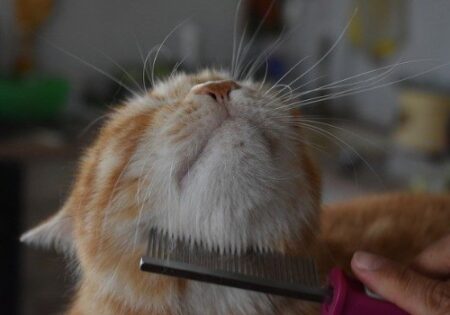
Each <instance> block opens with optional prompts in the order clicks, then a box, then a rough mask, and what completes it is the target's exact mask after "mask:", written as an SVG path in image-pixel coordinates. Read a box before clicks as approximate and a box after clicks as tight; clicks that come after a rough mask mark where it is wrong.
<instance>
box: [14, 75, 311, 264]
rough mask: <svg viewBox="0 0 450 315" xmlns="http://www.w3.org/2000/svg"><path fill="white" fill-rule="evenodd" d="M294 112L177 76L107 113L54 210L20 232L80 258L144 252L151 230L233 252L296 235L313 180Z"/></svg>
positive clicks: (259, 96) (267, 97) (260, 89)
mask: <svg viewBox="0 0 450 315" xmlns="http://www.w3.org/2000/svg"><path fill="white" fill-rule="evenodd" d="M299 115H300V114H299V113H298V111H296V110H293V109H292V108H291V107H290V106H287V105H286V104H285V102H284V101H283V100H282V98H281V97H279V96H278V95H277V93H276V92H275V91H269V90H268V87H266V86H265V85H262V84H260V83H258V82H252V81H234V80H233V79H232V78H231V77H230V75H229V74H228V73H225V72H220V71H213V70H206V71H203V72H200V73H197V74H194V75H187V74H178V75H176V76H174V77H172V78H170V79H168V80H166V81H163V82H161V83H159V84H157V85H156V86H155V87H154V88H153V89H152V90H151V91H149V92H148V93H147V94H145V95H141V96H140V97H135V98H133V99H131V100H129V101H128V102H127V103H126V104H124V106H122V107H120V108H118V109H117V110H115V111H114V112H113V113H112V114H111V117H110V118H109V120H108V121H107V123H106V124H105V126H104V127H103V128H102V129H101V132H100V135H99V136H98V139H97V140H96V142H95V143H94V144H93V146H92V147H91V148H90V149H89V150H88V151H87V153H86V154H85V155H84V157H83V158H82V161H81V165H80V172H79V174H78V177H77V180H76V182H75V185H74V188H73V191H72V193H71V195H70V197H69V198H68V200H67V202H66V203H65V205H64V207H63V208H62V210H61V211H60V212H59V213H58V214H56V215H55V216H54V217H52V218H50V219H49V220H48V221H46V222H44V223H43V224H42V225H40V226H38V227H37V228H35V229H33V230H31V231H30V232H28V233H26V234H25V235H24V236H23V237H22V240H24V241H26V242H31V243H39V244H41V245H50V244H57V245H59V247H61V248H64V249H67V250H69V251H71V250H73V249H74V248H76V250H77V254H78V256H79V257H81V258H80V259H81V260H82V259H83V257H88V256H90V255H102V252H103V251H104V250H105V249H108V251H109V250H111V248H114V250H116V251H117V252H121V253H122V252H126V251H127V250H135V249H144V248H145V245H146V243H147V235H148V232H149V230H150V228H151V227H158V228H160V229H162V230H166V231H169V232H170V233H173V234H175V235H178V236H189V237H191V238H194V239H201V240H202V241H205V242H207V243H209V244H211V245H213V246H217V247H220V248H223V249H233V250H234V249H236V250H244V249H247V248H249V247H266V248H267V247H271V248H277V247H279V246H280V244H282V243H283V242H285V241H288V242H291V241H299V240H302V238H304V237H306V235H308V234H309V233H310V232H311V230H314V229H315V226H314V224H315V222H316V218H317V215H318V212H317V211H318V204H319V195H320V191H319V190H320V187H319V185H320V184H319V178H318V175H317V173H316V170H315V166H314V164H313V163H312V161H311V159H310V157H309V154H308V152H307V144H306V141H305V138H304V135H303V134H302V130H301V129H300V128H299V127H298V126H297V124H296V123H295V122H296V121H297V119H298V118H299Z"/></svg>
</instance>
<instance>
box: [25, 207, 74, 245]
mask: <svg viewBox="0 0 450 315" xmlns="http://www.w3.org/2000/svg"><path fill="white" fill-rule="evenodd" d="M20 241H21V242H24V243H26V244H31V245H37V246H42V247H45V248H49V247H54V248H56V249H57V250H61V251H63V252H65V253H71V252H72V251H73V247H74V246H73V217H72V215H71V214H70V213H69V211H68V210H67V207H63V208H62V209H61V210H60V211H59V212H58V213H56V214H55V215H54V216H52V217H50V218H49V219H47V220H46V221H44V222H43V223H41V224H39V225H38V226H37V227H35V228H33V229H31V230H29V231H28V232H26V233H25V234H23V235H22V236H21V237H20Z"/></svg>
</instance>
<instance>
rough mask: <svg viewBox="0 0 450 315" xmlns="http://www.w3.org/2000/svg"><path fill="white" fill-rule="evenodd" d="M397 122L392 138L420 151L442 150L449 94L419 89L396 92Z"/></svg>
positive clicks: (446, 124) (447, 123)
mask: <svg viewBox="0 0 450 315" xmlns="http://www.w3.org/2000/svg"><path fill="white" fill-rule="evenodd" d="M400 111H401V114H400V115H401V116H400V117H401V119H400V124H399V126H398V128H397V131H396V133H395V136H394V138H395V140H396V142H397V143H399V144H400V145H401V146H402V147H405V148H409V149H413V150H415V151H419V152H421V153H426V154H435V153H441V152H444V151H445V150H446V148H447V146H448V138H447V131H448V129H449V123H450V119H449V118H450V96H449V95H443V94H438V93H433V92H428V91H422V90H419V89H412V88H411V89H406V90H404V91H403V92H401V94H400Z"/></svg>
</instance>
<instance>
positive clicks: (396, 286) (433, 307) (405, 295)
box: [352, 252, 450, 315]
mask: <svg viewBox="0 0 450 315" xmlns="http://www.w3.org/2000/svg"><path fill="white" fill-rule="evenodd" d="M352 269H353V271H354V273H355V274H356V275H357V277H358V278H359V279H360V280H361V281H362V282H363V283H364V284H365V285H366V286H368V287H369V288H370V289H371V290H373V291H374V292H376V293H377V294H379V295H380V296H382V297H383V298H385V299H386V300H388V301H390V302H392V303H394V304H396V305H397V306H398V307H400V308H402V309H404V310H405V311H407V312H408V313H410V314H412V315H419V314H420V315H423V314H427V315H428V314H429V315H435V314H436V315H441V314H450V285H449V283H446V282H440V281H436V280H432V279H429V278H427V277H425V276H422V275H420V274H418V273H416V272H415V271H413V270H411V269H409V268H406V267H403V266H401V265H399V264H396V263H394V262H392V261H390V260H388V259H386V258H382V257H379V256H375V255H372V254H368V253H363V252H358V253H355V255H354V256H353V259H352Z"/></svg>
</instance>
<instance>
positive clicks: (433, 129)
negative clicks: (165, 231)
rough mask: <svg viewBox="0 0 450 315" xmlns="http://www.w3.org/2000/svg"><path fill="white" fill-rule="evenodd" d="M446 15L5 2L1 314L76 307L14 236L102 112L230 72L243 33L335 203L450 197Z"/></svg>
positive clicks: (61, 0) (331, 6)
mask: <svg viewBox="0 0 450 315" xmlns="http://www.w3.org/2000/svg"><path fill="white" fill-rule="evenodd" d="M356 8H357V10H355V9H356ZM448 12H450V2H449V1H446V0H434V1H423V0H338V1H327V0H284V1H281V0H275V1H273V2H272V1H271V0H267V1H266V0H242V2H241V5H240V6H238V1H237V0H227V1H223V0H208V1H205V0H187V1H175V0H165V1H153V0H134V1H123V0H96V1H89V0H78V1H68V0H0V204H1V209H2V211H1V212H0V234H1V237H0V250H1V256H0V257H1V259H0V305H1V306H2V309H1V311H0V313H2V314H11V315H15V314H27V315H28V314H30V315H31V314H55V313H57V312H58V311H60V310H61V309H63V308H64V305H65V304H66V303H68V297H70V294H71V292H70V287H71V284H72V282H73V279H72V276H71V273H70V271H69V270H68V268H67V267H65V264H64V259H63V258H61V257H60V256H58V255H56V254H55V253H54V252H52V251H50V252H44V251H39V250H36V249H31V248H26V247H24V246H22V245H20V244H19V243H18V238H19V235H20V234H21V233H22V232H23V231H25V230H26V229H28V228H30V227H32V226H34V225H35V224H37V223H38V222H39V221H41V220H43V219H45V218H47V217H48V216H49V215H50V214H52V213H54V212H55V211H56V210H57V209H58V207H59V206H60V205H61V204H62V202H63V201H64V198H65V197H66V195H67V192H68V189H69V188H70V184H71V181H72V179H73V177H74V172H75V166H76V161H77V159H78V157H79V155H80V154H81V152H82V151H83V149H84V147H85V146H86V145H87V144H88V143H90V141H91V140H92V138H93V136H95V134H96V132H97V131H98V129H99V127H100V126H101V124H102V120H103V118H104V115H105V113H106V112H107V111H108V110H109V109H111V108H113V107H114V106H115V105H116V104H120V103H121V102H122V101H123V100H124V99H126V97H128V96H129V95H130V94H131V93H134V91H139V89H141V88H142V87H144V84H145V86H146V87H151V84H152V83H151V82H152V80H151V73H152V72H153V73H154V76H155V77H167V76H170V75H171V73H172V72H173V71H176V69H178V70H183V71H195V70H196V69H198V68H201V67H203V66H206V65H208V66H217V67H226V68H228V67H230V65H231V64H232V61H233V57H232V56H233V38H235V42H236V43H237V44H239V43H240V42H241V38H242V45H241V47H242V48H241V49H240V50H239V51H240V54H239V55H240V58H239V60H241V62H240V70H241V71H242V74H243V75H245V74H246V73H248V72H249V71H250V70H251V71H253V70H254V72H255V77H256V78H259V79H263V78H265V79H266V82H267V83H268V84H270V83H272V84H273V83H279V84H289V83H292V89H293V90H294V91H292V92H291V93H292V96H293V101H301V104H302V105H301V106H300V107H301V109H302V111H303V117H304V121H303V124H304V127H305V128H306V129H307V130H308V133H309V136H310V146H311V148H312V150H313V152H314V154H315V155H316V157H317V160H318V161H320V162H321V164H322V170H323V176H324V202H326V203H329V202H335V201H339V200H345V199H349V198H352V197H356V196H360V195H364V194H370V193H376V192H383V191H395V190H409V191H429V192H435V193H448V191H449V189H450V156H449V152H450V137H449V135H450V67H449V66H446V63H448V62H450V38H449V36H450V20H449V19H448ZM235 21H236V23H235ZM235 24H236V30H235V33H236V35H235V37H234V35H233V34H234V28H235V27H234V25H235ZM256 31H258V32H257V34H256ZM164 41H165V42H164ZM162 42H164V45H159V44H160V43H162ZM157 52H159V53H158V58H157V60H156V62H154V58H155V55H156V54H157ZM235 55H236V51H235ZM302 59H304V60H303V61H302V62H299V61H300V60H302ZM250 61H254V62H256V63H255V64H256V66H254V67H253V68H252V66H251V64H250V65H249V62H250ZM144 64H145V65H146V67H144ZM247 65H248V66H247ZM144 68H146V69H147V70H143V69H144ZM277 89H279V90H280V91H283V92H288V91H289V90H288V88H287V87H284V90H283V86H279V87H278V88H277Z"/></svg>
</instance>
